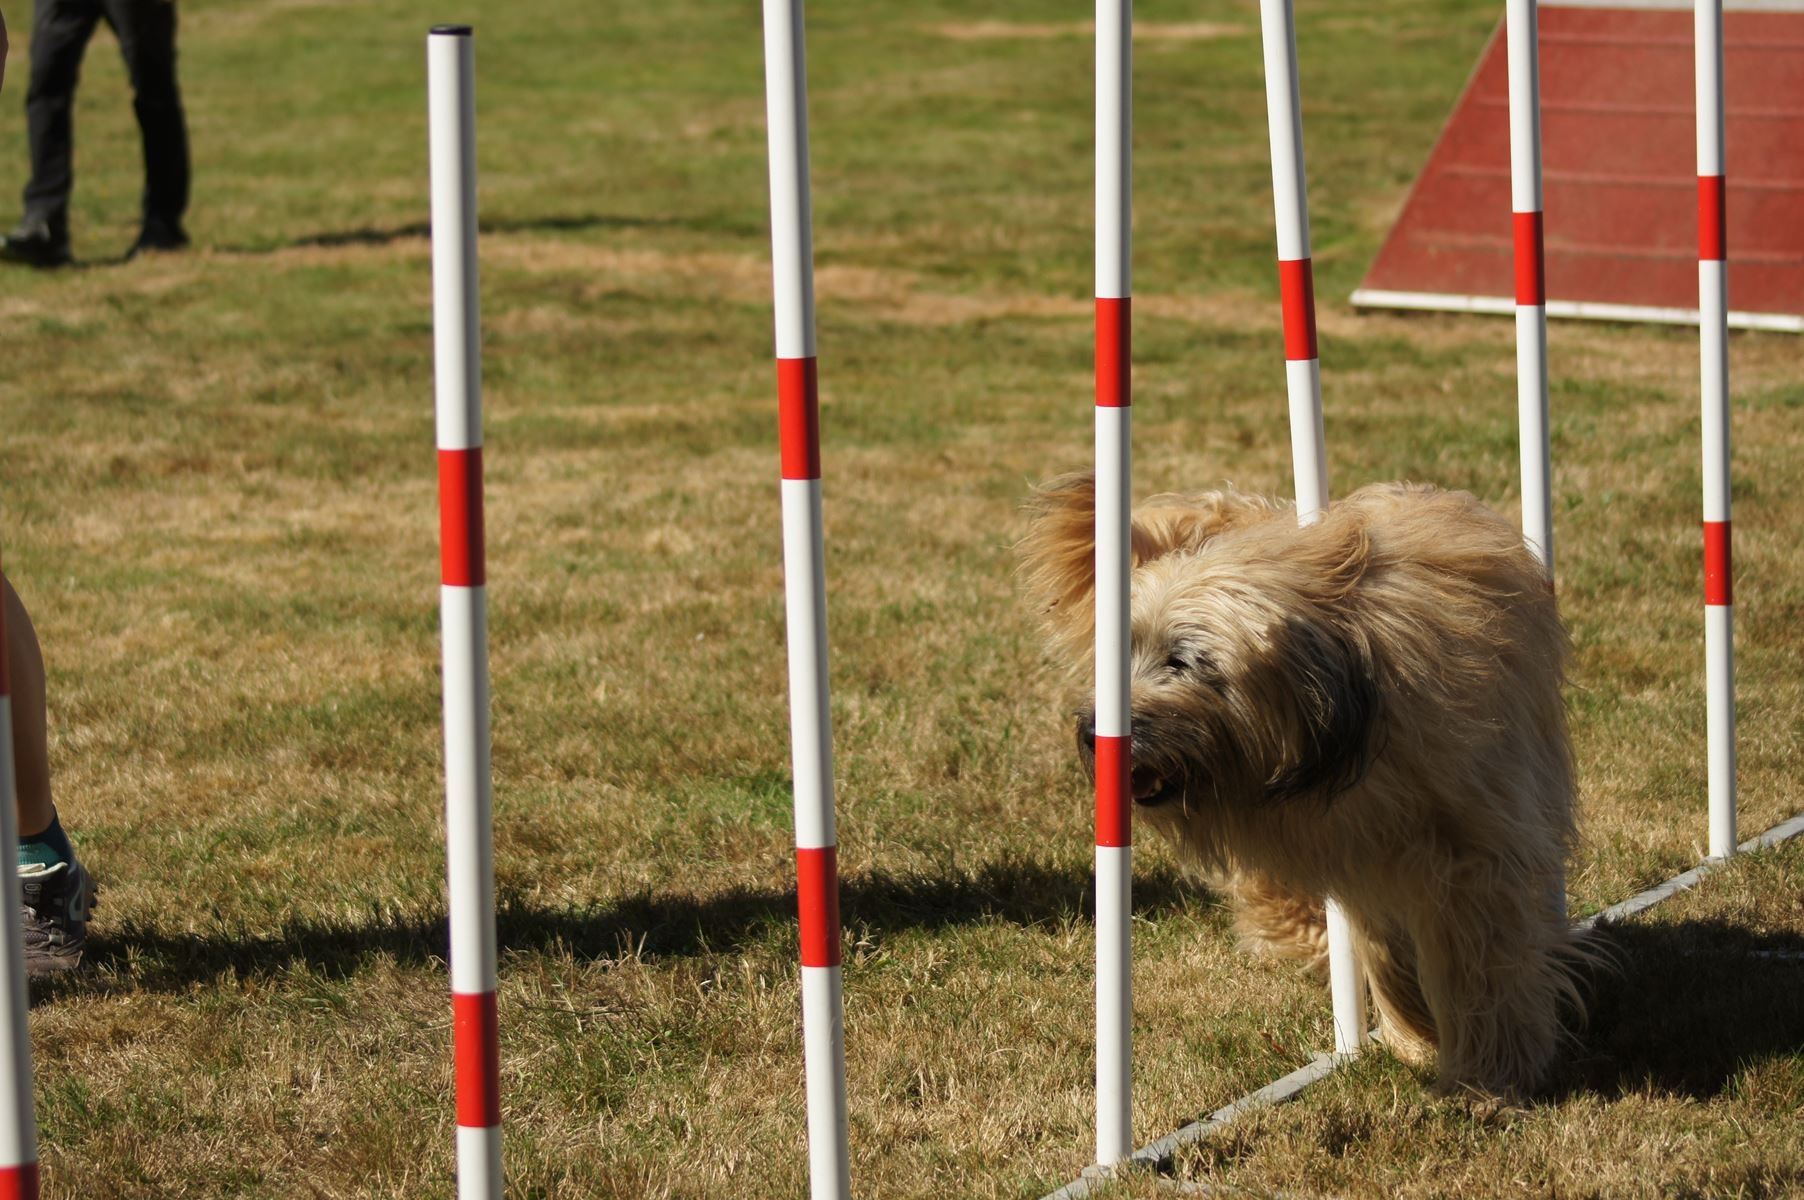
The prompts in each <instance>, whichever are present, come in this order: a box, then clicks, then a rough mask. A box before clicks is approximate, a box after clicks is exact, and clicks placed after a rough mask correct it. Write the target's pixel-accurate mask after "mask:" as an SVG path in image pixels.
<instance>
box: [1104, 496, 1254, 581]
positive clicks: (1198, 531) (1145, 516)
mask: <svg viewBox="0 0 1804 1200" xmlns="http://www.w3.org/2000/svg"><path fill="white" fill-rule="evenodd" d="M1279 511H1281V507H1280V506H1279V505H1277V504H1274V503H1272V502H1271V501H1270V500H1267V499H1265V498H1264V497H1263V496H1249V495H1247V494H1245V493H1244V492H1236V491H1232V490H1223V491H1216V492H1195V493H1191V494H1188V495H1178V494H1172V493H1168V494H1165V495H1159V496H1154V497H1152V498H1151V499H1149V500H1147V501H1146V503H1144V504H1142V505H1141V506H1140V507H1139V508H1137V509H1135V510H1134V531H1133V537H1134V565H1135V566H1136V567H1137V566H1140V565H1141V564H1142V563H1148V562H1151V561H1152V560H1153V559H1155V558H1163V557H1164V556H1165V555H1167V554H1175V553H1178V552H1180V551H1194V550H1201V549H1202V548H1203V547H1204V546H1206V545H1207V544H1208V543H1209V542H1210V540H1212V539H1214V538H1216V537H1219V536H1221V535H1222V534H1224V533H1226V532H1228V531H1229V530H1231V529H1237V528H1240V527H1241V526H1244V525H1251V524H1254V523H1255V522H1258V521H1263V520H1265V519H1266V518H1268V517H1270V516H1272V515H1273V514H1274V513H1277V512H1279Z"/></svg>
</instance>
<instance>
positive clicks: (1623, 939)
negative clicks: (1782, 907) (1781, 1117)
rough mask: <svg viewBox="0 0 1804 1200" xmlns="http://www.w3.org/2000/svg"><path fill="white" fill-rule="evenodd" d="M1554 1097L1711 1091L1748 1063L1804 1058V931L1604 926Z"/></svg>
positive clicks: (1684, 924)
mask: <svg viewBox="0 0 1804 1200" xmlns="http://www.w3.org/2000/svg"><path fill="white" fill-rule="evenodd" d="M1599 941H1600V943H1602V945H1604V946H1605V947H1607V949H1608V952H1609V953H1610V954H1611V955H1612V956H1614V958H1615V959H1616V963H1617V970H1616V971H1614V972H1611V971H1607V970H1605V971H1599V972H1598V973H1597V975H1596V977H1595V979H1594V981H1593V983H1592V985H1591V996H1592V1002H1591V1017H1590V1021H1589V1024H1588V1027H1587V1029H1586V1030H1585V1031H1584V1033H1583V1034H1582V1037H1581V1046H1580V1049H1579V1052H1578V1053H1577V1054H1576V1055H1575V1056H1574V1057H1573V1059H1572V1061H1571V1062H1570V1063H1569V1064H1568V1065H1567V1067H1566V1070H1565V1071H1564V1072H1563V1073H1562V1078H1561V1079H1560V1080H1559V1082H1558V1084H1557V1089H1558V1094H1559V1095H1561V1096H1562V1097H1566V1096H1572V1095H1577V1094H1581V1093H1586V1092H1590V1093H1595V1094H1598V1095H1602V1096H1606V1097H1612V1098H1613V1097H1617V1096H1623V1095H1627V1094H1629V1093H1632V1092H1639V1091H1644V1090H1649V1089H1652V1090H1653V1091H1656V1092H1660V1093H1665V1094H1669V1095H1674V1094H1676V1095H1685V1096H1691V1097H1694V1098H1698V1099H1705V1098H1708V1097H1712V1096H1716V1095H1718V1094H1720V1093H1721V1092H1722V1091H1723V1090H1724V1089H1725V1088H1726V1087H1727V1086H1728V1085H1729V1084H1730V1083H1731V1082H1732V1081H1733V1080H1734V1079H1735V1077H1736V1076H1737V1074H1739V1073H1740V1071H1741V1070H1742V1069H1743V1068H1744V1067H1746V1066H1747V1065H1748V1064H1749V1063H1751V1062H1755V1061H1758V1060H1761V1059H1768V1058H1774V1057H1789V1056H1796V1055H1799V1054H1801V1053H1804V935H1800V934H1798V933H1791V932H1784V933H1755V932H1752V931H1750V930H1747V929H1743V928H1741V927H1739V926H1736V925H1732V924H1729V923H1728V922H1724V921H1678V922H1674V923H1662V924H1649V925H1642V924H1627V925H1617V926H1610V927H1608V928H1606V929H1605V930H1603V931H1601V932H1600V934H1599Z"/></svg>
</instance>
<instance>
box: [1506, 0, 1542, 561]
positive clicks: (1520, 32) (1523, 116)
mask: <svg viewBox="0 0 1804 1200" xmlns="http://www.w3.org/2000/svg"><path fill="white" fill-rule="evenodd" d="M1504 20H1505V26H1506V31H1505V35H1506V37H1507V38H1508V49H1509V68H1510V210H1511V213H1512V214H1513V215H1512V218H1511V220H1512V222H1513V223H1514V233H1515V243H1516V408H1517V413H1518V418H1519V422H1520V425H1519V428H1520V434H1519V436H1520V439H1521V446H1520V453H1521V457H1522V536H1523V540H1524V541H1525V542H1527V544H1528V548H1529V549H1530V550H1531V551H1532V552H1533V553H1534V555H1535V557H1536V558H1539V559H1540V560H1541V562H1542V564H1543V565H1544V566H1545V567H1546V568H1547V574H1548V577H1549V578H1552V577H1553V484H1552V467H1551V456H1550V452H1549V450H1548V441H1547V269H1546V263H1547V257H1546V253H1545V250H1544V249H1543V242H1542V229H1541V47H1540V35H1539V32H1538V21H1537V18H1536V0H1506V8H1505V18H1504Z"/></svg>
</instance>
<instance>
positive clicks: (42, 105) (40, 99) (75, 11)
mask: <svg viewBox="0 0 1804 1200" xmlns="http://www.w3.org/2000/svg"><path fill="white" fill-rule="evenodd" d="M100 15H101V13H100V4H99V0H37V5H36V9H35V12H34V15H33V18H32V26H31V83H30V85H29V86H28V87H27V89H26V92H25V118H26V124H27V126H28V128H29V131H30V138H31V180H30V181H29V182H28V183H26V185H25V219H24V220H23V221H22V222H20V224H19V228H18V229H17V230H15V231H14V232H13V233H12V234H10V235H8V237H7V239H6V252H7V257H9V258H19V259H22V260H24V261H43V262H46V263H53V262H63V261H67V260H68V257H69V193H70V191H71V190H72V189H73V187H74V185H75V171H74V155H75V147H74V122H73V110H74V108H75V84H76V81H77V80H78V79H79V78H80V76H81V58H82V53H83V51H85V50H86V49H87V48H88V39H89V38H90V37H92V36H93V34H94V26H95V25H96V24H97V23H98V22H99V20H100Z"/></svg>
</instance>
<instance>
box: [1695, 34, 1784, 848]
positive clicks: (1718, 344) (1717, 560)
mask: <svg viewBox="0 0 1804 1200" xmlns="http://www.w3.org/2000/svg"><path fill="white" fill-rule="evenodd" d="M1696 2H1697V11H1696V14H1695V19H1694V20H1695V30H1694V35H1693V43H1694V46H1695V49H1694V56H1695V58H1696V60H1697V67H1696V75H1697V142H1698V344H1699V352H1698V357H1699V374H1700V380H1699V385H1700V394H1701V396H1702V398H1703V399H1702V403H1703V430H1704V437H1703V442H1704V680H1705V683H1704V686H1705V690H1706V693H1707V698H1706V718H1705V720H1706V726H1707V731H1708V732H1707V739H1708V744H1709V748H1708V754H1709V775H1710V853H1711V854H1712V855H1713V856H1716V857H1727V856H1728V855H1731V854H1733V853H1735V637H1734V608H1733V604H1734V598H1733V591H1732V583H1731V570H1730V555H1729V540H1730V539H1729V277H1728V263H1727V261H1726V260H1727V258H1728V252H1729V236H1728V213H1727V205H1726V204H1725V203H1724V201H1725V193H1726V192H1727V182H1726V179H1725V176H1726V164H1725V162H1724V157H1723V135H1724V128H1723V126H1724V119H1723V109H1724V107H1725V105H1724V103H1723V4H1722V0H1696ZM1800 224H1804V222H1800Z"/></svg>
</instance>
